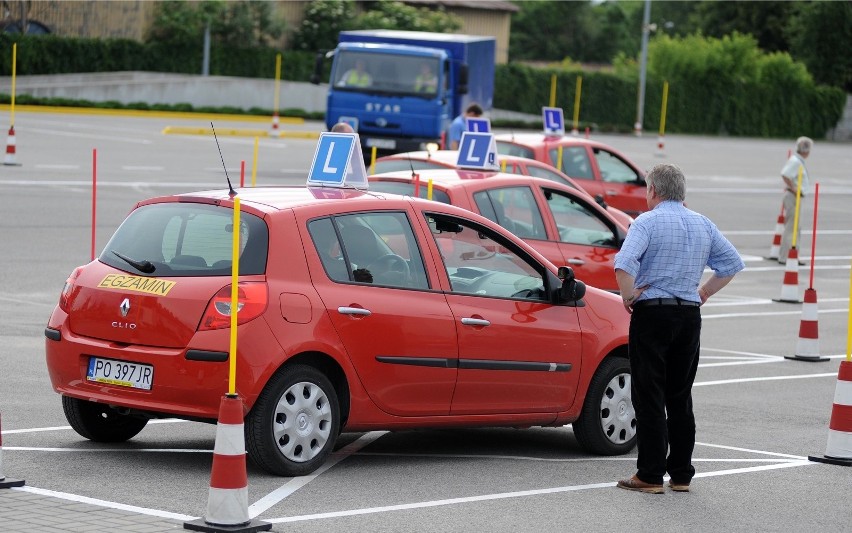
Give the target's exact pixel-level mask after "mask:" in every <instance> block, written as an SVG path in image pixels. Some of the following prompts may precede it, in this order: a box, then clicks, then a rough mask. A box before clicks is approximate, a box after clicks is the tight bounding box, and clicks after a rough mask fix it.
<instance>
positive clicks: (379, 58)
mask: <svg viewBox="0 0 852 533" xmlns="http://www.w3.org/2000/svg"><path fill="white" fill-rule="evenodd" d="M439 66H440V62H439V60H438V58H435V57H422V56H402V55H391V54H382V53H365V52H351V51H345V50H344V51H340V52H338V56H337V59H336V62H335V67H334V74H333V75H332V77H333V78H332V79H333V80H334V81H333V84H334V86H335V87H337V88H341V89H346V90H352V91H360V92H370V93H376V92H379V93H387V94H406V95H418V96H434V95H435V94H436V93H437V92H438V87H439V80H440V79H441V74H442V73H441V70H440V68H439Z"/></svg>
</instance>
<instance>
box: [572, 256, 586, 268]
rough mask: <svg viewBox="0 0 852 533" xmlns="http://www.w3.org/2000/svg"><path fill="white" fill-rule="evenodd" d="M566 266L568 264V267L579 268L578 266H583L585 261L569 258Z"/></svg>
mask: <svg viewBox="0 0 852 533" xmlns="http://www.w3.org/2000/svg"><path fill="white" fill-rule="evenodd" d="M568 264H569V265H578V266H580V265H585V264H586V262H585V261H583V260H582V259H580V258H579V257H573V258H571V259H569V260H568Z"/></svg>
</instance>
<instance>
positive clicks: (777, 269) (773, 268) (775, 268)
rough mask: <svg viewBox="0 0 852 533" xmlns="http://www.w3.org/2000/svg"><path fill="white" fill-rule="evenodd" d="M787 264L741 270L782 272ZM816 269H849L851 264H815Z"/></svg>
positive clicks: (802, 268)
mask: <svg viewBox="0 0 852 533" xmlns="http://www.w3.org/2000/svg"><path fill="white" fill-rule="evenodd" d="M786 268H787V267H786V266H785V265H782V264H780V263H779V264H778V266H766V267H746V269H745V270H743V271H742V272H740V274H742V273H743V272H780V271H782V270H786ZM810 268H811V267H809V266H805V265H801V268H799V270H807V271H810ZM814 270H849V265H814Z"/></svg>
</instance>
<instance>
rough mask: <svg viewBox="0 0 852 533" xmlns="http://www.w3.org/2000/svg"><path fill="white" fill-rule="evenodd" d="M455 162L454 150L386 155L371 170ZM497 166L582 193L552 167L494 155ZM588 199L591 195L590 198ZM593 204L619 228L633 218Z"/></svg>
mask: <svg viewBox="0 0 852 533" xmlns="http://www.w3.org/2000/svg"><path fill="white" fill-rule="evenodd" d="M458 158H459V152H458V150H435V151H434V152H427V151H419V152H402V153H399V154H392V155H387V156H384V157H380V158H378V159H376V163H375V170H373V174H383V173H386V172H394V171H399V170H411V169H412V168H413V169H414V170H423V169H428V168H459V166H458V164H457V162H458ZM497 162H498V163H499V164H500V169H501V171H502V172H506V173H509V174H521V175H524V176H534V177H536V178H543V179H546V180H550V181H553V182H556V183H561V184H563V185H567V186H568V187H571V188H573V189H577V190H578V191H583V192H586V190H585V189H583V187H582V186H581V184H580V183H578V182H577V181H575V180H573V179H571V178H570V177H568V176H567V175H566V174H564V173H562V172H560V171H558V170H556V169H555V168H553V166H551V165H549V164H547V163H542V162H541V161H536V160H535V159H530V158H527V157H520V156H515V155H498V156H497ZM590 196H591V195H590ZM594 199H595V201H596V202H597V203H598V204H600V205H601V207H603V208H605V209H606V210H607V212H608V213H609V214H610V215H612V216H613V218H615V219H616V220H618V221H619V222H620V223H621V224H622V225H623V226H625V227H627V226H630V224H631V223H632V222H633V217H631V216H630V215H628V214H627V213H625V212H624V211H621V210H620V209H615V208H614V207H612V206H610V205H607V204H606V202H604V199H603V195H597V196H596V197H594Z"/></svg>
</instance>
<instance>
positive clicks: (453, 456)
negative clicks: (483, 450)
mask: <svg viewBox="0 0 852 533" xmlns="http://www.w3.org/2000/svg"><path fill="white" fill-rule="evenodd" d="M566 427H568V426H566ZM696 444H698V443H696ZM356 455H357V456H358V457H416V458H428V459H496V460H500V461H532V462H541V463H589V462H592V463H594V462H610V461H613V462H624V461H627V462H633V461H636V457H629V456H628V457H577V458H571V459H569V458H562V459H560V458H553V457H524V456H518V455H477V454H457V453H450V454H440V453H393V452H359V453H358V454H356ZM692 461H693V462H698V463H726V462H733V463H752V462H755V463H788V462H790V460H789V459H696V458H693V459H692Z"/></svg>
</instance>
